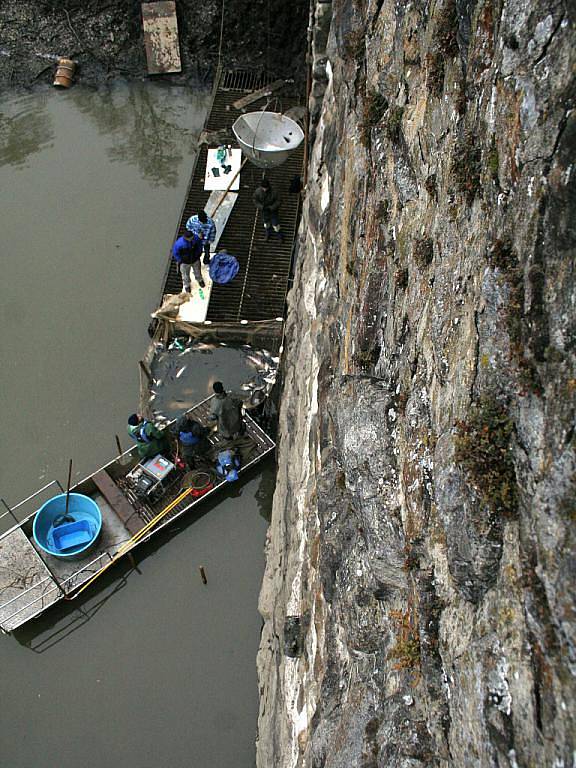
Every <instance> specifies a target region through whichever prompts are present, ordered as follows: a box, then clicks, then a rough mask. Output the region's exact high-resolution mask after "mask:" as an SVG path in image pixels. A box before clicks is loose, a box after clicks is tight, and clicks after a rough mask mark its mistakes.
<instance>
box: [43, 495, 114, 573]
mask: <svg viewBox="0 0 576 768" xmlns="http://www.w3.org/2000/svg"><path fill="white" fill-rule="evenodd" d="M65 513H66V494H65V493H61V494H59V495H58V496H54V497H53V498H52V499H48V501H46V502H45V503H44V504H43V505H42V506H41V507H40V509H39V510H38V512H37V513H36V517H35V518H34V524H33V526H32V533H33V535H34V541H35V542H36V544H37V545H38V546H39V547H40V549H43V550H44V552H47V553H48V554H49V555H53V556H54V557H62V558H75V557H78V555H80V554H86V552H87V551H88V550H89V549H90V548H91V547H92V546H93V545H94V544H95V543H96V540H97V539H98V536H99V535H100V531H101V529H102V515H101V513H100V509H99V508H98V504H96V502H95V501H94V500H93V499H91V498H90V497H89V496H84V494H82V493H71V494H70V500H69V503H68V516H66V514H65Z"/></svg>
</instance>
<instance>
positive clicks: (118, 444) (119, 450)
mask: <svg viewBox="0 0 576 768" xmlns="http://www.w3.org/2000/svg"><path fill="white" fill-rule="evenodd" d="M114 437H115V438H116V446H117V447H118V456H122V454H123V453H124V451H123V450H122V445H121V443H120V438H119V437H118V435H114Z"/></svg>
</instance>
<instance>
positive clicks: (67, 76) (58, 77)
mask: <svg viewBox="0 0 576 768" xmlns="http://www.w3.org/2000/svg"><path fill="white" fill-rule="evenodd" d="M75 70H76V62H75V61H72V59H58V67H57V69H56V74H55V75H54V83H53V85H55V86H57V87H58V88H70V86H71V85H72V78H73V77H74V71H75Z"/></svg>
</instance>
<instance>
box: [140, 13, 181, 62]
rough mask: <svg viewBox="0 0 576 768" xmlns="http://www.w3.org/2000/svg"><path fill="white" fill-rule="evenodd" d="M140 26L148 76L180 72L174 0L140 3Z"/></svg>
mask: <svg viewBox="0 0 576 768" xmlns="http://www.w3.org/2000/svg"><path fill="white" fill-rule="evenodd" d="M142 25H143V28H144V47H145V49H146V61H147V64H148V74H150V75H161V74H166V73H169V72H181V71H182V64H181V62H180V46H179V41H178V21H177V19H176V3H175V2H174V0H162V2H156V3H142Z"/></svg>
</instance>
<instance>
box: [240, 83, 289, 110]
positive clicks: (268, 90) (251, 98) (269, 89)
mask: <svg viewBox="0 0 576 768" xmlns="http://www.w3.org/2000/svg"><path fill="white" fill-rule="evenodd" d="M285 84H286V81H285V80H274V82H273V83H270V85H267V86H265V87H264V88H260V89H259V90H258V91H252V93H249V94H248V96H243V97H242V98H241V99H238V101H235V102H234V103H233V104H232V106H233V107H234V109H237V110H238V111H239V112H241V111H242V110H243V109H244V107H247V106H248V104H253V103H254V102H255V101H258V99H263V98H265V97H266V96H271V95H272V93H273V92H274V91H278V90H279V89H280V88H282V86H283V85H285Z"/></svg>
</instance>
